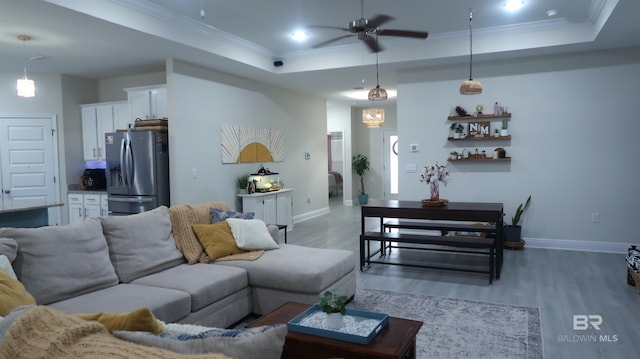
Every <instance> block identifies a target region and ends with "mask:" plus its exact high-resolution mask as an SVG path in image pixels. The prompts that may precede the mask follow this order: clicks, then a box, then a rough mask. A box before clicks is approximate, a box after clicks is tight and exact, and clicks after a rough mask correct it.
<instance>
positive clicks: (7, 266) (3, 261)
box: [0, 255, 18, 280]
mask: <svg viewBox="0 0 640 359" xmlns="http://www.w3.org/2000/svg"><path fill="white" fill-rule="evenodd" d="M0 269H2V270H4V271H5V272H7V274H8V275H9V276H11V278H13V279H15V280H18V277H17V276H16V272H14V271H13V267H12V266H11V262H10V261H9V258H8V257H7V256H5V255H0Z"/></svg>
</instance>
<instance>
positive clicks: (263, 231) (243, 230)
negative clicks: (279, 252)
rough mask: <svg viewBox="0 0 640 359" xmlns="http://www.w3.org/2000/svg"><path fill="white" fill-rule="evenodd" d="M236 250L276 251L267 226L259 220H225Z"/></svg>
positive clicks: (276, 246)
mask: <svg viewBox="0 0 640 359" xmlns="http://www.w3.org/2000/svg"><path fill="white" fill-rule="evenodd" d="M226 221H227V223H228V224H229V227H231V233H232V234H233V239H235V241H236V245H237V246H238V248H241V249H245V250H258V249H265V250H266V249H277V248H279V247H278V244H277V243H276V242H275V241H274V240H273V238H271V234H269V230H268V229H267V225H266V224H265V223H264V222H263V221H262V220H260V219H238V218H227V220H226Z"/></svg>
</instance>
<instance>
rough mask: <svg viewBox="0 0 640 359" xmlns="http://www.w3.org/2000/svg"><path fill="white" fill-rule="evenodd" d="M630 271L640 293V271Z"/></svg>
mask: <svg viewBox="0 0 640 359" xmlns="http://www.w3.org/2000/svg"><path fill="white" fill-rule="evenodd" d="M630 272H631V277H632V278H633V280H634V282H636V290H638V293H640V273H636V272H634V271H630Z"/></svg>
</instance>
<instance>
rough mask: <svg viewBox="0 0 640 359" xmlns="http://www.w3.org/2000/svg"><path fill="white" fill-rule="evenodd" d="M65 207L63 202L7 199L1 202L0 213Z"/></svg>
mask: <svg viewBox="0 0 640 359" xmlns="http://www.w3.org/2000/svg"><path fill="white" fill-rule="evenodd" d="M63 205H64V203H61V202H51V201H43V200H38V199H28V200H25V199H21V200H19V201H14V200H12V199H5V200H2V201H0V213H11V212H21V211H30V210H34V209H44V208H49V207H61V206H63Z"/></svg>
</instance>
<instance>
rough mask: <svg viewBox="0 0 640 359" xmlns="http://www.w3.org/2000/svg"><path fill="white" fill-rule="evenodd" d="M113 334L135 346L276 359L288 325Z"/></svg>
mask: <svg viewBox="0 0 640 359" xmlns="http://www.w3.org/2000/svg"><path fill="white" fill-rule="evenodd" d="M113 334H114V335H115V336H116V337H118V338H121V339H125V340H128V341H132V342H134V343H138V344H142V345H148V346H152V347H158V348H164V349H168V350H171V351H174V352H178V353H183V354H205V353H211V352H218V353H222V354H225V355H228V356H230V357H232V358H242V359H279V358H280V356H281V355H282V349H283V347H284V341H285V337H286V335H287V326H286V325H285V324H278V325H274V326H262V327H256V328H248V329H219V328H211V329H209V330H206V331H204V332H202V333H199V334H196V335H189V334H183V335H175V334H170V333H166V334H160V335H153V334H149V333H139V332H120V331H118V332H114V333H113Z"/></svg>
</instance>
